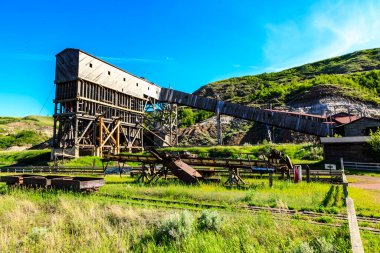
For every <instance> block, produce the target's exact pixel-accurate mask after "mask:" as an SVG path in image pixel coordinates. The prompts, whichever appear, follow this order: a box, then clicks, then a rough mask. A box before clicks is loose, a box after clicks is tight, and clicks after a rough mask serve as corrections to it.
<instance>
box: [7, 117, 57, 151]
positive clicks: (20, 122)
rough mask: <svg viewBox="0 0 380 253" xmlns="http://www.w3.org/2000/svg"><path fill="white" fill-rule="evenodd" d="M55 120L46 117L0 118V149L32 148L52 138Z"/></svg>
mask: <svg viewBox="0 0 380 253" xmlns="http://www.w3.org/2000/svg"><path fill="white" fill-rule="evenodd" d="M52 127H53V118H51V117H44V116H27V117H23V118H17V117H0V149H7V148H10V147H14V146H19V147H21V146H27V147H31V146H34V145H37V144H40V143H42V142H45V141H47V140H48V139H49V138H51V136H52V133H53V128H52Z"/></svg>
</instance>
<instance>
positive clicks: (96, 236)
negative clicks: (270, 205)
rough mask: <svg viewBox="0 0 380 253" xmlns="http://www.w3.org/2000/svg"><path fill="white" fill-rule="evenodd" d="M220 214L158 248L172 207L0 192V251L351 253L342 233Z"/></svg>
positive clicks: (342, 230) (265, 216)
mask: <svg viewBox="0 0 380 253" xmlns="http://www.w3.org/2000/svg"><path fill="white" fill-rule="evenodd" d="M219 215H220V216H221V218H222V220H223V222H222V223H221V224H220V227H219V228H218V231H215V230H206V229H202V228H200V227H199V226H196V225H195V224H193V229H190V230H189V231H187V232H186V233H184V234H182V236H181V237H179V238H178V240H179V241H177V240H165V241H163V242H162V241H161V242H159V241H157V237H155V234H156V233H157V230H158V229H159V228H160V227H161V226H162V224H163V222H164V220H166V219H167V218H168V217H170V216H172V210H170V209H166V208H149V207H132V206H129V205H127V204H122V203H114V202H112V201H111V200H109V201H107V200H100V199H99V198H97V197H96V196H93V195H86V194H75V193H65V192H50V191H29V192H28V191H25V190H17V189H14V190H4V189H3V190H2V194H1V195H0V222H1V226H0V234H1V240H0V252H231V251H233V252H264V251H265V252H268V251H269V252H284V251H288V252H289V251H290V252H291V251H295V250H298V249H300V247H301V245H303V244H305V243H306V244H307V247H310V248H313V247H314V248H315V249H317V250H319V251H321V250H323V248H322V247H331V248H332V249H333V250H334V251H338V252H348V251H349V248H350V245H349V237H348V230H347V228H346V227H342V228H331V229H330V228H329V229H325V228H324V227H320V226H316V225H310V224H309V223H307V222H304V221H299V220H297V221H296V220H276V219H273V217H272V216H271V215H269V214H264V213H262V214H255V215H253V214H250V213H239V215H235V213H220V214H219ZM191 216H193V217H194V218H198V217H201V213H200V212H191ZM195 221H196V220H195ZM188 225H189V224H188V223H186V225H185V227H187V226H188ZM190 225H191V224H190ZM175 226H176V225H174V227H175ZM320 241H323V242H325V245H324V246H323V245H319V244H318V243H316V242H320ZM326 245H327V246H326ZM302 247H304V246H302ZM369 249H371V250H375V249H373V248H369ZM372 252H373V251H372Z"/></svg>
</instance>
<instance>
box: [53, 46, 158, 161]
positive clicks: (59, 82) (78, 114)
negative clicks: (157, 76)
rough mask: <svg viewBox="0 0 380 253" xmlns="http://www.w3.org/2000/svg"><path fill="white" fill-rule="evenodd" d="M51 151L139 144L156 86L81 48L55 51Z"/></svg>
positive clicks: (75, 152)
mask: <svg viewBox="0 0 380 253" xmlns="http://www.w3.org/2000/svg"><path fill="white" fill-rule="evenodd" d="M55 84H56V93H55V99H54V104H55V108H54V135H53V149H52V155H53V156H57V155H58V156H59V155H62V156H74V157H78V156H79V155H97V156H102V154H103V152H105V151H110V152H112V153H115V154H118V153H119V152H120V151H121V150H128V151H131V150H132V149H135V150H141V149H142V148H143V130H142V125H141V124H142V122H143V117H144V109H145V107H146V104H147V103H148V102H149V101H152V100H155V99H157V98H158V95H159V93H160V89H161V88H160V87H158V86H157V85H155V84H153V83H151V82H148V81H147V80H145V79H144V78H141V77H137V76H134V75H132V74H130V73H128V72H125V71H123V70H121V69H119V68H117V67H115V66H112V65H110V64H109V63H107V62H105V61H102V60H100V59H98V58H96V57H93V56H91V55H89V54H87V53H85V52H83V51H81V50H77V49H65V50H64V51H62V52H60V53H59V54H57V55H56V75H55Z"/></svg>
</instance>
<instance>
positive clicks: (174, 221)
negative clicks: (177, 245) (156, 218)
mask: <svg viewBox="0 0 380 253" xmlns="http://www.w3.org/2000/svg"><path fill="white" fill-rule="evenodd" d="M193 221H194V218H193V216H192V215H191V214H190V213H189V212H188V211H184V212H182V213H180V214H178V213H175V214H172V215H170V216H169V217H168V218H167V219H165V220H164V221H163V222H162V223H161V225H160V226H159V227H158V228H157V229H156V231H155V238H156V240H157V241H158V242H166V241H168V240H175V241H179V240H181V239H183V238H185V237H186V236H188V235H190V234H191V232H192V231H193Z"/></svg>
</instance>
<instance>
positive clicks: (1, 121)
mask: <svg viewBox="0 0 380 253" xmlns="http://www.w3.org/2000/svg"><path fill="white" fill-rule="evenodd" d="M14 122H24V123H28V124H33V125H37V126H53V118H52V117H46V116H35V115H30V116H26V117H23V118H19V117H0V125H6V124H10V123H14Z"/></svg>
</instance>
